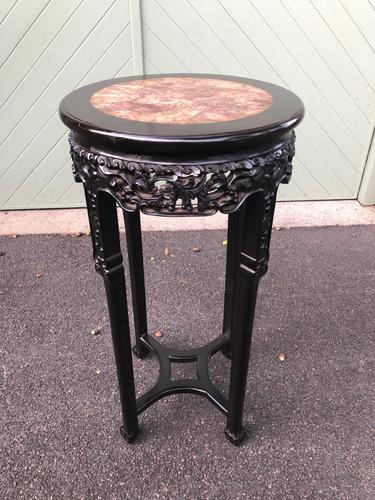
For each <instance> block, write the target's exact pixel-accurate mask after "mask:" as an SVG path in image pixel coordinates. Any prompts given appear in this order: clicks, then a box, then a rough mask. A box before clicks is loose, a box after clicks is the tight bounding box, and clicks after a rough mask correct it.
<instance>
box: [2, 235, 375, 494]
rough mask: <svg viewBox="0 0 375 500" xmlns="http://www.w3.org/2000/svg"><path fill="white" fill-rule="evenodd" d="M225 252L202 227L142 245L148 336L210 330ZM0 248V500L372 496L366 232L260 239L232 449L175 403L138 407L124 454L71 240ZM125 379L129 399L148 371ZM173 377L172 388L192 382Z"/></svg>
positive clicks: (186, 369) (199, 410) (92, 296)
mask: <svg viewBox="0 0 375 500" xmlns="http://www.w3.org/2000/svg"><path fill="white" fill-rule="evenodd" d="M224 239H225V233H224V232H223V231H214V230H213V231H189V232H173V233H168V232H153V233H146V234H145V235H144V254H145V266H146V286H147V300H148V308H149V330H150V332H151V333H154V332H156V331H157V330H160V331H161V332H162V334H163V337H162V338H161V341H162V342H165V343H167V344H169V345H173V346H196V345H199V344H202V343H204V342H206V341H208V340H210V339H213V338H214V337H215V336H216V335H218V334H220V329H221V317H222V306H223V288H224V265H225V246H223V243H222V242H223V240H224ZM166 246H167V247H169V248H170V251H171V255H170V256H166V255H164V253H165V252H164V249H165V247H166ZM193 246H195V247H198V248H199V249H200V251H198V252H196V251H193ZM0 252H2V253H3V255H1V256H0V266H1V273H0V291H1V295H0V314H1V323H0V329H1V336H0V498H1V499H2V500H3V499H4V500H5V499H24V498H25V499H34V498H35V499H63V498H64V499H65V498H68V499H71V498H73V499H86V498H94V499H127V498H129V499H132V500H134V499H154V498H166V499H183V498H187V499H240V498H246V499H262V500H263V499H315V498H324V499H326V498H335V499H336V498H340V499H356V500H362V499H371V500H372V499H374V498H375V436H374V434H375V422H374V414H375V413H374V410H375V391H374V389H375V381H374V375H375V363H374V360H375V328H374V306H375V226H353V227H346V228H343V227H340V228H339V227H328V228H327V227H326V228H311V229H301V228H300V229H298V228H297V229H289V230H281V231H274V233H273V238H272V248H271V259H270V270H269V272H268V274H267V275H266V276H265V277H264V278H263V280H262V283H261V286H260V291H259V295H258V306H257V315H256V321H255V330H254V336H253V346H252V353H251V366H250V373H249V379H248V390H247V399H246V404H245V421H246V425H247V426H248V428H249V438H248V439H247V440H246V441H245V442H244V444H243V445H242V446H241V447H238V448H236V447H234V446H233V445H231V444H230V443H229V442H228V441H227V440H226V438H225V436H224V433H223V430H224V427H225V418H224V417H223V415H222V414H220V413H219V412H218V411H217V410H216V409H215V408H214V407H213V406H212V405H211V404H210V403H209V402H208V401H207V400H206V399H204V398H201V397H199V396H195V395H191V394H186V395H177V396H172V397H169V398H166V399H164V400H162V401H159V402H158V403H156V404H155V405H154V406H152V407H151V408H149V409H148V410H147V411H146V412H145V413H144V414H143V415H142V416H141V417H140V424H141V427H142V434H141V436H140V439H139V441H138V442H137V443H134V444H132V445H129V444H127V443H126V442H125V441H124V440H123V439H122V438H121V436H120V433H119V425H120V408H119V398H118V394H117V387H116V376H115V367H114V360H113V353H112V344H111V338H110V331H109V323H108V319H107V310H106V303H105V298H104V289H103V285H102V282H101V277H100V276H99V275H97V274H96V273H95V272H94V267H93V262H92V259H91V241H90V238H89V237H88V236H82V237H79V238H78V237H73V236H69V235H65V236H61V235H60V236H59V235H55V236H52V235H49V236H20V237H18V238H9V237H2V238H1V239H0ZM95 328H99V329H100V333H99V334H98V335H95V336H93V335H91V333H90V331H91V330H92V329H95ZM280 353H284V354H285V356H286V359H285V361H279V359H278V356H279V354H280ZM134 367H135V378H136V384H137V389H138V393H141V392H143V391H144V390H145V389H147V388H148V387H151V385H152V383H153V381H154V380H155V377H156V376H157V372H158V365H157V362H156V361H155V360H154V359H149V358H147V359H145V360H137V359H135V361H134ZM210 367H211V368H210V371H211V375H212V379H213V380H214V381H215V383H216V384H217V385H218V386H219V387H220V388H222V389H223V390H227V380H228V376H229V363H228V361H227V360H226V359H225V358H224V357H223V356H222V355H221V354H217V355H215V356H214V357H213V358H212V360H211V364H210ZM177 368H178V372H176V373H175V374H174V375H175V377H178V376H187V375H194V367H193V366H191V365H178V367H177Z"/></svg>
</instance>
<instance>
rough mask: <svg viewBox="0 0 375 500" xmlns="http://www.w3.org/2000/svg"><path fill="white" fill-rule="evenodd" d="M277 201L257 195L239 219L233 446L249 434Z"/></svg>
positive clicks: (231, 416) (234, 308)
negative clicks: (250, 384)
mask: <svg viewBox="0 0 375 500" xmlns="http://www.w3.org/2000/svg"><path fill="white" fill-rule="evenodd" d="M275 200H276V193H274V192H273V193H266V195H264V194H263V193H262V192H259V193H256V194H254V195H252V196H250V197H249V198H248V199H247V201H246V202H245V204H244V206H243V207H242V208H241V209H240V211H239V212H238V214H239V215H238V218H237V219H236V222H237V226H236V227H237V229H236V230H237V235H236V238H237V242H236V245H235V247H236V257H232V258H233V260H234V261H235V265H236V269H235V272H234V274H235V277H234V283H235V288H234V294H233V299H232V314H231V320H230V335H231V341H230V342H231V351H232V364H231V377H230V388H229V405H228V417H227V427H226V430H225V433H226V435H227V437H228V439H229V440H230V441H231V442H233V443H234V444H239V443H240V442H241V441H242V440H243V438H244V437H245V434H246V431H245V429H244V428H243V425H242V416H243V406H244V400H245V392H246V382H247V374H248V367H249V355H250V346H251V337H252V330H253V321H254V312H255V304H256V297H257V290H258V284H259V279H260V277H261V276H262V275H263V274H265V272H266V271H267V263H268V256H269V243H270V236H271V229H272V220H273V212H274V207H275ZM231 217H233V216H231ZM232 221H234V218H233V219H232ZM228 243H229V242H228Z"/></svg>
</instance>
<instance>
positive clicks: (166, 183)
mask: <svg viewBox="0 0 375 500" xmlns="http://www.w3.org/2000/svg"><path fill="white" fill-rule="evenodd" d="M294 141H295V135H294V132H293V133H292V135H291V138H290V139H289V140H288V141H286V142H285V143H284V144H283V145H282V146H281V147H279V148H278V149H276V150H274V151H272V152H270V153H268V154H265V155H260V156H256V157H251V158H248V159H245V160H239V161H223V162H218V163H215V164H211V163H201V164H195V165H187V164H181V165H177V164H175V165H167V164H157V163H151V162H144V161H132V160H128V159H123V158H115V157H112V156H108V155H104V154H98V153H94V152H90V151H89V150H87V149H85V148H84V147H82V146H81V145H80V144H78V143H77V142H76V141H75V138H74V135H73V134H71V135H70V137H69V142H70V153H71V156H72V160H73V174H74V177H75V180H76V181H77V182H79V181H81V182H83V183H84V184H85V185H87V186H90V191H91V192H92V193H97V192H99V191H107V192H109V193H111V194H112V195H113V196H114V198H115V199H116V200H117V202H118V203H119V205H120V206H121V207H122V208H124V209H125V210H128V211H135V210H137V208H139V209H140V210H141V211H142V212H144V213H146V214H154V215H158V214H160V215H167V214H170V213H173V214H175V215H194V214H196V215H212V214H214V213H215V212H217V211H218V210H219V211H220V212H223V213H231V212H234V211H235V210H237V209H238V208H239V207H240V206H241V204H242V202H243V201H244V199H245V198H246V197H247V196H248V195H249V194H251V193H253V192H256V191H264V192H265V193H272V192H274V191H275V190H277V187H278V185H279V184H280V182H283V183H287V182H289V179H290V176H291V173H292V159H293V156H294Z"/></svg>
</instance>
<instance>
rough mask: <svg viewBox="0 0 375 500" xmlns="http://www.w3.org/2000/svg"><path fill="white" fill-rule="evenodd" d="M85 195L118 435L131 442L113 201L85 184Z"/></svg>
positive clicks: (130, 377) (133, 425)
mask: <svg viewBox="0 0 375 500" xmlns="http://www.w3.org/2000/svg"><path fill="white" fill-rule="evenodd" d="M85 193H86V201H87V209H88V214H89V220H90V227H91V237H92V243H93V250H94V260H95V268H96V270H97V272H98V273H99V274H101V275H102V277H103V280H104V285H105V290H106V295H107V302H108V311H109V318H110V324H111V332H112V341H113V348H114V353H115V359H116V368H117V377H118V384H119V392H120V400H121V408H122V416H123V427H121V433H122V435H123V437H124V438H125V439H126V440H127V441H128V442H132V441H134V439H135V437H136V436H137V433H138V417H137V407H136V398H135V388H134V374H133V363H132V352H131V343H130V331H129V319H128V309H127V301H126V287H125V276H124V267H123V265H122V254H121V248H120V237H119V230H118V220H117V211H116V202H115V200H114V198H112V196H111V195H109V194H108V193H106V192H98V193H96V192H95V191H92V190H91V189H90V186H87V185H86V186H85Z"/></svg>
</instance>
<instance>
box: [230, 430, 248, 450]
mask: <svg viewBox="0 0 375 500" xmlns="http://www.w3.org/2000/svg"><path fill="white" fill-rule="evenodd" d="M224 432H225V435H226V436H227V439H228V441H230V442H231V443H232V444H234V445H235V446H239V445H240V444H241V443H242V441H243V440H244V439H245V438H246V435H247V430H246V429H242V430H241V431H240V432H236V433H233V432H231V431H230V430H229V429H225V431H224Z"/></svg>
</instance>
